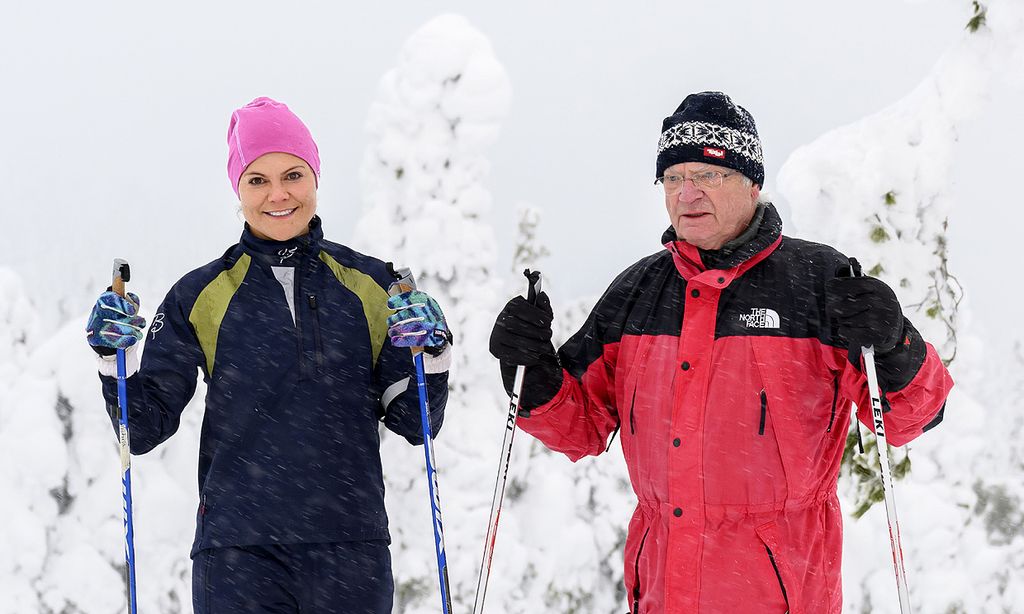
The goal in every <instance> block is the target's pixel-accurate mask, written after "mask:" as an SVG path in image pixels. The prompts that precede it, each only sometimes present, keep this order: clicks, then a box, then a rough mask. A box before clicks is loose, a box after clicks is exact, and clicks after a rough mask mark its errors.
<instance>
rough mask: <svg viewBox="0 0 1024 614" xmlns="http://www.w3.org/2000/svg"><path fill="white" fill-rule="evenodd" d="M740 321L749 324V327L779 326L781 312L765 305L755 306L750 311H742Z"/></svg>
mask: <svg viewBox="0 0 1024 614" xmlns="http://www.w3.org/2000/svg"><path fill="white" fill-rule="evenodd" d="M740 322H743V323H744V324H746V325H747V328H778V327H779V314H778V313H777V312H776V311H775V310H774V309H766V308H764V307H753V308H751V310H750V313H741V314H740Z"/></svg>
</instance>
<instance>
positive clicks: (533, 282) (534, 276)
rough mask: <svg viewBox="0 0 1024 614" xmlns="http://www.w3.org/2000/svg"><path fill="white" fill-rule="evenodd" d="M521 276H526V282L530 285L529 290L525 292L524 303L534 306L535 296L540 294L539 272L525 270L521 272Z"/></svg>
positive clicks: (535, 302)
mask: <svg viewBox="0 0 1024 614" xmlns="http://www.w3.org/2000/svg"><path fill="white" fill-rule="evenodd" d="M523 275H525V276H526V280H527V281H528V282H529V283H530V288H529V289H528V290H527V291H526V302H528V303H530V304H531V305H536V304H537V295H539V294H540V271H531V270H530V269H526V270H525V271H523Z"/></svg>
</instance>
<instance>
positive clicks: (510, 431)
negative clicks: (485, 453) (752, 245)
mask: <svg viewBox="0 0 1024 614" xmlns="http://www.w3.org/2000/svg"><path fill="white" fill-rule="evenodd" d="M523 274H524V275H525V276H526V279H527V280H528V281H529V289H528V291H527V300H528V301H529V302H530V303H535V302H536V301H537V295H538V294H540V271H533V272H530V270H529V269H527V270H526V271H524V272H523ZM525 374H526V367H524V366H522V365H519V366H518V367H516V378H515V381H514V382H513V384H512V397H511V398H510V399H509V403H508V415H507V416H506V418H505V436H504V438H503V439H502V442H501V456H500V457H499V459H498V477H497V480H495V483H494V494H493V496H492V497H491V516H490V518H489V520H488V521H487V535H486V537H485V538H484V556H483V560H482V561H481V562H480V575H479V577H478V578H477V582H476V597H475V598H474V600H473V614H482V613H483V611H484V600H485V599H486V598H487V583H488V581H489V580H490V577H491V560H492V558H493V557H494V543H495V540H496V539H497V537H498V521H499V520H500V519H501V504H502V501H503V500H504V498H505V484H506V483H507V482H508V466H509V462H510V461H511V459H512V440H513V439H514V438H515V435H516V418H517V417H518V416H519V399H520V396H521V395H522V392H523V378H524V376H525Z"/></svg>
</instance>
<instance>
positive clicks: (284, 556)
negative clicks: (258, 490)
mask: <svg viewBox="0 0 1024 614" xmlns="http://www.w3.org/2000/svg"><path fill="white" fill-rule="evenodd" d="M394 588H395V587H394V580H393V578H392V575H391V554H390V552H389V551H388V545H387V542H385V541H366V542H339V543H332V544H288V545H266V546H237V547H228V548H209V549H206V550H201V551H199V552H198V553H196V555H195V557H194V558H193V560H192V608H193V611H194V612H195V614H238V613H240V612H252V613H257V612H259V613H267V614H270V613H273V614H299V613H300V612H301V613H303V614H305V613H307V612H315V613H317V614H335V613H337V614H388V613H390V612H391V607H392V602H393V599H394Z"/></svg>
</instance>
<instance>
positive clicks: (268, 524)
mask: <svg viewBox="0 0 1024 614" xmlns="http://www.w3.org/2000/svg"><path fill="white" fill-rule="evenodd" d="M289 278H291V280H290V281H289ZM392 280H393V279H392V278H391V276H390V275H389V274H388V272H387V269H386V266H385V264H384V263H383V262H381V261H380V260H377V259H375V258H371V257H369V256H364V255H362V254H359V253H357V252H355V251H353V250H351V249H349V248H347V247H345V246H343V245H338V244H336V243H331V242H329V241H325V240H324V239H323V231H322V230H321V228H320V220H319V218H313V221H312V222H311V224H310V232H309V234H307V235H305V236H302V237H297V238H295V239H292V240H291V241H287V242H277V241H268V240H261V239H258V238H257V237H255V236H254V235H253V234H252V233H251V232H250V231H249V229H248V226H247V227H246V229H245V231H244V232H243V233H242V238H241V241H240V242H239V243H238V244H237V245H235V246H233V247H231V248H230V249H228V250H227V252H226V253H225V254H224V256H222V257H221V258H219V259H217V260H215V261H213V262H211V263H209V264H207V265H205V266H203V267H201V268H199V269H196V270H195V271H192V272H191V273H189V274H187V275H185V276H184V277H183V278H182V279H181V280H179V281H178V282H177V283H176V284H174V286H173V287H172V288H171V290H170V292H168V294H167V297H166V298H165V299H164V302H163V304H162V305H160V308H159V310H158V313H157V314H156V315H155V316H154V318H153V322H152V323H151V325H150V327H149V330H148V332H147V335H148V336H147V339H146V347H145V351H144V352H143V355H142V361H141V368H140V370H139V372H138V373H136V374H135V375H132V376H131V377H129V378H128V381H127V386H128V388H127V393H128V402H129V426H130V433H131V450H132V453H134V454H144V453H146V452H148V451H149V450H152V449H153V448H154V447H155V446H157V445H158V444H160V443H161V442H162V441H164V440H165V439H167V438H168V437H170V436H171V435H173V434H174V432H175V431H176V430H177V429H178V424H179V420H180V417H181V412H182V410H183V409H184V407H185V405H186V404H187V403H188V402H189V400H190V399H191V398H192V396H193V394H194V393H195V389H196V373H197V369H198V370H199V371H200V372H201V373H202V375H203V379H204V381H205V382H206V384H207V393H206V414H205V416H204V418H203V427H202V435H201V438H200V443H199V495H200V505H199V510H198V513H197V521H196V538H195V543H194V544H193V547H192V554H193V556H194V555H195V553H196V552H198V551H200V550H202V549H204V548H213V547H224V546H239V545H254V544H289V543H325V542H338V541H350V540H371V539H389V534H388V526H387V515H386V513H385V511H384V483H383V476H382V471H381V461H380V453H379V448H380V434H379V430H378V429H379V425H380V424H381V422H383V424H384V425H385V426H386V427H387V428H389V429H390V430H392V431H394V432H395V433H398V434H399V435H402V436H403V437H405V438H406V439H407V440H409V441H410V442H411V443H413V444H422V442H423V438H422V435H421V427H420V411H419V404H418V403H419V401H418V396H417V391H416V375H415V370H414V368H413V363H412V360H411V356H410V352H409V350H408V348H396V347H393V346H392V345H391V343H390V341H388V339H387V327H386V323H385V320H386V318H387V316H388V315H389V314H390V313H391V312H390V310H389V309H388V308H387V305H386V302H387V288H388V286H389V285H390V283H391V281H392ZM289 287H290V289H291V292H290V293H289V292H288V289H289ZM289 294H290V296H289ZM100 379H101V380H102V381H103V394H104V397H105V398H106V401H107V403H108V406H113V407H116V406H117V382H116V379H114V378H111V377H106V376H100ZM427 387H428V394H429V398H430V409H431V423H432V432H433V433H434V434H436V433H437V430H438V429H439V428H440V426H441V421H442V419H443V415H444V406H445V402H446V400H447V396H448V376H447V373H439V374H431V375H428V376H427ZM385 405H386V406H385ZM116 415H117V413H116V411H113V412H112V417H113V419H112V422H113V424H114V428H115V431H116V430H117V420H116Z"/></svg>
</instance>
